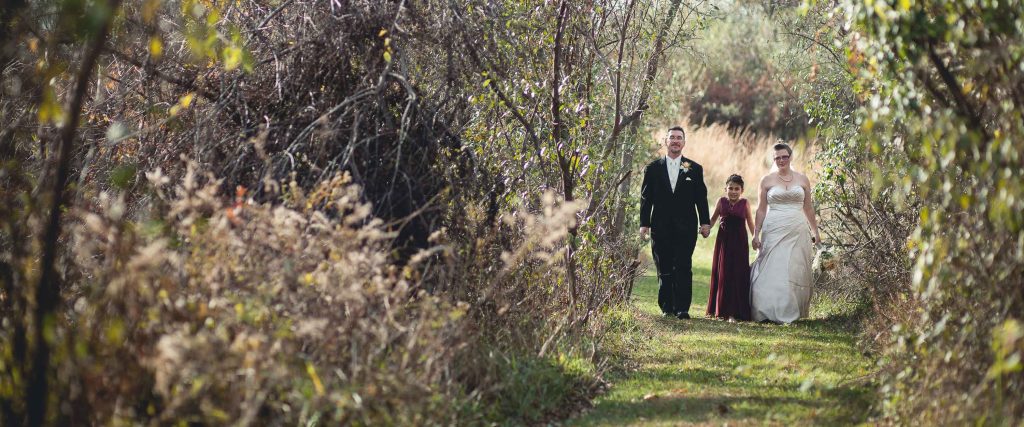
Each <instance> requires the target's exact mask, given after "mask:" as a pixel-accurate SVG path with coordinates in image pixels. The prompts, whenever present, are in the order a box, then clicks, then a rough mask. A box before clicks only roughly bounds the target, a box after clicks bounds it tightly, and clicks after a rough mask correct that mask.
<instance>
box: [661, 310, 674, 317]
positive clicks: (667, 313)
mask: <svg viewBox="0 0 1024 427" xmlns="http://www.w3.org/2000/svg"><path fill="white" fill-rule="evenodd" d="M661 315H662V316H665V317H669V316H675V315H674V314H672V313H669V312H667V311H666V312H664V313H661Z"/></svg>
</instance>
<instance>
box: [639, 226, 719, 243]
mask: <svg viewBox="0 0 1024 427" xmlns="http://www.w3.org/2000/svg"><path fill="white" fill-rule="evenodd" d="M650 232H651V228H650V227H640V239H643V240H647V236H648V235H649V233H650ZM700 235H701V236H703V237H704V238H705V239H707V238H708V236H710V235H711V225H710V224H704V225H701V226H700Z"/></svg>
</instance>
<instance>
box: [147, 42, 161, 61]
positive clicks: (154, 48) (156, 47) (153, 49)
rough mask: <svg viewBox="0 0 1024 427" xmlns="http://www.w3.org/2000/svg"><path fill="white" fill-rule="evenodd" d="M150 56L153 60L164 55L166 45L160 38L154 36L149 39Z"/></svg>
mask: <svg viewBox="0 0 1024 427" xmlns="http://www.w3.org/2000/svg"><path fill="white" fill-rule="evenodd" d="M149 54H150V55H152V56H153V58H156V59H159V58H160V57H161V56H163V54H164V43H163V42H161V41H160V37H157V36H153V37H150V39H149Z"/></svg>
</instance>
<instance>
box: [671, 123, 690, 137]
mask: <svg viewBox="0 0 1024 427" xmlns="http://www.w3.org/2000/svg"><path fill="white" fill-rule="evenodd" d="M674 130H677V131H679V132H682V133H683V138H686V131H685V130H683V127H682V126H672V127H670V128H668V131H669V133H671V132H672V131H674Z"/></svg>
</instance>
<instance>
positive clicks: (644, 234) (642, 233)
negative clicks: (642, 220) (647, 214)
mask: <svg viewBox="0 0 1024 427" xmlns="http://www.w3.org/2000/svg"><path fill="white" fill-rule="evenodd" d="M650 232H651V227H640V240H647V235H648V234H649V233H650Z"/></svg>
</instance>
